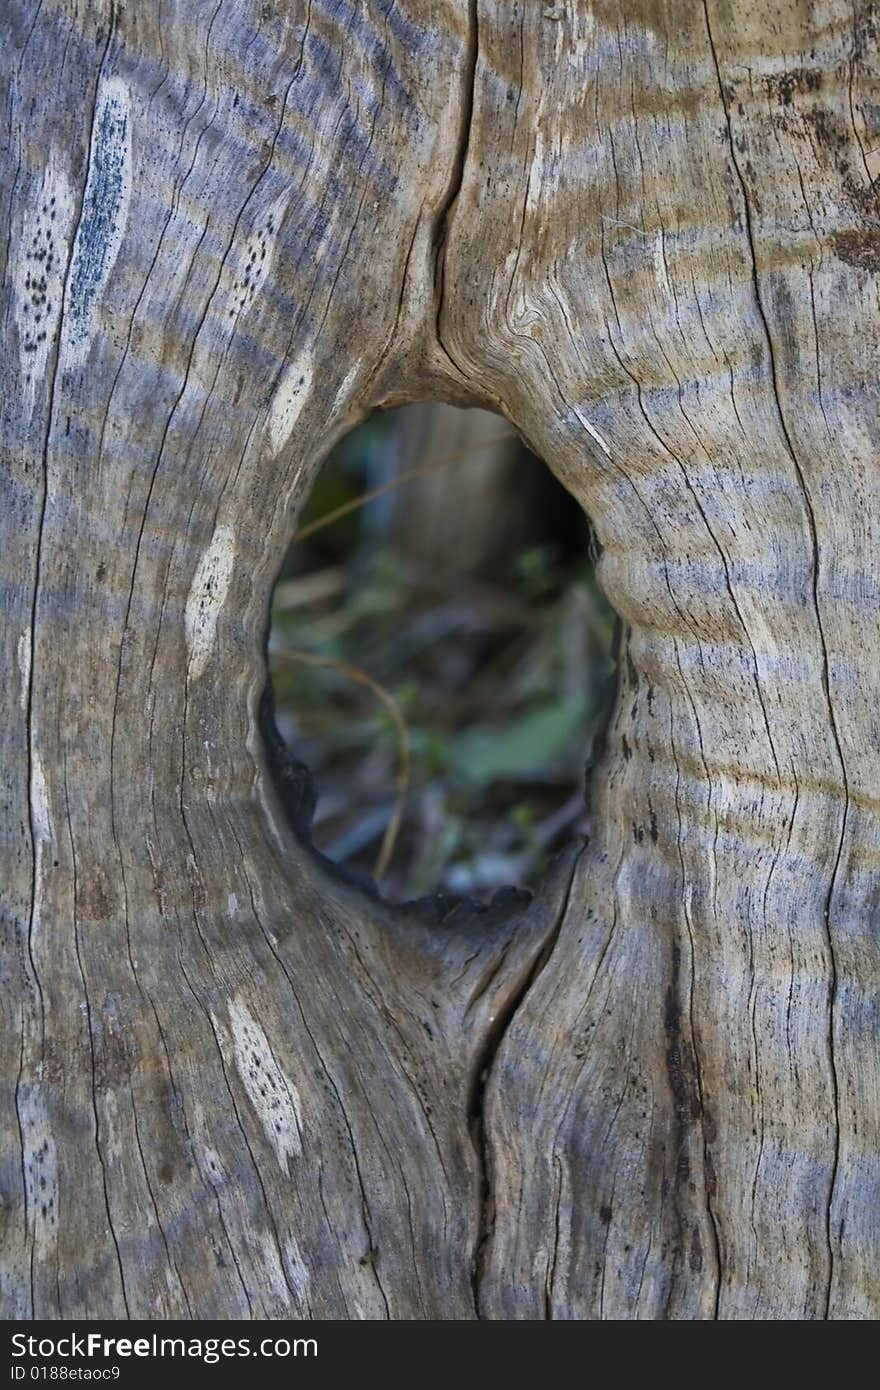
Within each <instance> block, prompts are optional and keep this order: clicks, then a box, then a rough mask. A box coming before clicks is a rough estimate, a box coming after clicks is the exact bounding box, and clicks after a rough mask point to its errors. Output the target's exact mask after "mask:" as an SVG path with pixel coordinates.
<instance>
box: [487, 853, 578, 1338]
mask: <svg viewBox="0 0 880 1390" xmlns="http://www.w3.org/2000/svg"><path fill="white" fill-rule="evenodd" d="M585 847H586V844H584V846H583V847H582V848H581V849H579V850H578V851H577V853H576V854H574V855H573V856H572V859H571V863H570V865H569V868H568V873H567V876H566V880H565V884H564V888H563V890H562V893H561V901H560V905H559V910H558V912H557V914H556V919H555V921H554V923H553V926H552V929H551V930H550V932H549V934H548V936H547V938H546V940H545V942H544V945H543V947H542V949H541V951H540V952H539V953H538V955H537V957H536V958H535V961H534V963H533V965H532V967H531V969H530V970H529V972H528V974H527V975H526V977H525V979H524V980H523V982H522V984H521V985H520V987H519V989H517V990H516V991H515V992H514V993H513V994H512V995H511V996H510V998H509V999H508V1000H507V1001H506V1002H505V1003H504V1004H503V1005H502V1006H501V1007H500V1008H499V1009H498V1012H497V1014H496V1017H495V1023H494V1025H493V1027H492V1028H490V1029H489V1030H488V1032H487V1034H486V1038H485V1040H484V1042H483V1046H482V1048H481V1049H480V1051H479V1052H478V1054H477V1056H476V1057H475V1059H474V1064H473V1072H472V1075H471V1082H470V1087H469V1091H468V1110H467V1117H468V1127H469V1129H470V1134H471V1140H472V1142H473V1145H474V1150H475V1152H476V1155H477V1162H478V1165H479V1207H480V1220H479V1225H478V1229H477V1239H476V1243H475V1245H474V1254H473V1259H472V1261H471V1288H472V1290H473V1299H474V1308H475V1309H476V1313H477V1317H478V1318H479V1317H480V1316H481V1314H480V1286H481V1283H482V1278H483V1273H484V1270H485V1266H486V1263H487V1258H488V1251H489V1244H490V1241H491V1238H492V1232H493V1229H494V1224H495V1195H494V1192H493V1188H492V1165H491V1162H490V1159H489V1146H488V1142H487V1139H486V1126H485V1122H484V1107H485V1100H486V1089H487V1087H488V1085H489V1080H490V1077H491V1075H492V1070H493V1067H494V1065H495V1060H496V1058H497V1056H498V1053H499V1052H500V1050H501V1046H502V1044H503V1042H504V1039H505V1038H506V1036H507V1034H508V1032H509V1031H510V1027H511V1024H512V1023H513V1020H514V1018H515V1016H516V1013H517V1011H518V1009H519V1007H520V1005H521V1004H522V1002H523V1000H524V999H525V997H526V995H527V994H528V993H529V991H530V990H531V988H532V986H533V985H534V984H535V982H536V980H537V979H538V976H539V975H540V974H541V973H542V971H543V970H544V968H545V967H546V965H547V962H548V961H549V959H550V957H551V955H552V954H553V948H554V947H555V945H556V942H557V941H558V939H559V933H560V931H561V930H562V923H563V922H564V921H565V917H566V913H567V912H568V904H569V900H570V898H571V890H572V884H573V883H574V876H575V872H576V870H577V866H578V864H579V862H580V859H581V855H582V854H583V852H584V848H585Z"/></svg>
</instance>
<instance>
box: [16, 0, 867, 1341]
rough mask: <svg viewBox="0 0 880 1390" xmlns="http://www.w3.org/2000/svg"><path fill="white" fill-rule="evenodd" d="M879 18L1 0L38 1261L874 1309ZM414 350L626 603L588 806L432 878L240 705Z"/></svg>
mask: <svg viewBox="0 0 880 1390" xmlns="http://www.w3.org/2000/svg"><path fill="white" fill-rule="evenodd" d="M878 24H880V20H878V16H877V14H876V10H875V7H874V6H873V5H868V4H862V3H857V4H856V5H854V6H852V5H844V4H843V3H842V0H824V3H819V4H815V3H810V4H807V3H806V0H772V2H771V0H768V2H767V3H761V0H759V2H758V3H757V4H756V3H754V0H749V3H746V0H705V3H702V0H694V2H693V3H688V4H680V3H673V0H634V3H632V4H629V3H628V4H626V5H625V6H624V5H620V4H616V3H615V4H611V3H607V0H597V3H588V2H587V0H565V3H560V4H556V5H545V4H541V3H534V4H532V3H528V4H526V3H513V2H512V0H494V3H493V0H475V3H465V0H401V3H391V0H363V2H362V3H357V2H356V0H309V3H306V0H303V2H302V3H299V0H290V3H284V4H281V3H249V0H226V3H221V4H219V5H218V4H215V3H205V4H202V3H197V2H196V0H166V2H165V3H163V5H161V6H156V7H154V6H151V5H143V6H141V5H125V6H124V7H123V6H120V5H116V4H114V3H112V0H108V3H86V2H85V0H83V3H78V4H77V5H73V4H70V3H65V0H43V3H42V4H38V3H36V0H34V3H28V4H22V3H11V4H10V5H9V6H7V8H6V10H5V12H4V30H5V36H4V54H5V55H6V61H7V64H8V66H9V68H10V71H11V82H10V87H9V98H8V101H7V103H6V116H7V140H6V145H5V159H4V177H3V179H2V184H0V198H2V203H3V214H4V220H5V225H6V229H7V231H6V236H5V238H4V242H3V256H4V261H5V275H4V284H5V290H6V293H5V298H4V342H5V344H6V364H5V365H6V370H5V373H4V377H3V381H2V384H0V390H2V396H3V424H4V458H3V470H2V497H0V534H2V547H0V579H2V589H0V594H2V598H0V603H2V612H3V625H2V640H3V671H4V677H5V678H4V681H3V686H2V700H3V716H2V721H0V749H2V758H0V776H2V786H3V798H2V805H3V815H2V820H0V826H2V829H0V833H2V837H3V838H2V895H3V898H2V913H3V915H2V930H3V938H2V940H3V952H2V960H3V978H2V992H0V1000H2V1010H3V1025H4V1026H3V1033H2V1044H0V1046H2V1065H0V1085H2V1088H3V1117H4V1125H3V1142H2V1150H0V1196H2V1206H0V1213H2V1216H0V1220H2V1230H3V1239H2V1251H3V1253H2V1263H0V1288H2V1300H0V1302H2V1308H3V1311H4V1313H6V1314H7V1315H9V1316H31V1315H35V1316H38V1317H39V1316H42V1317H74V1316H77V1315H85V1314H87V1313H88V1314H90V1315H96V1314H103V1315H106V1316H125V1315H132V1316H151V1315H157V1316H183V1317H186V1316H192V1315H198V1316H219V1317H239V1316H256V1317H264V1316H268V1317H278V1316H284V1315H286V1314H291V1315H300V1314H311V1315H313V1316H317V1317H333V1316H342V1317H386V1316H388V1317H392V1318H403V1317H430V1318H439V1317H449V1318H467V1317H473V1316H475V1315H477V1314H479V1315H482V1316H486V1317H517V1318H543V1317H568V1318H587V1317H589V1318H592V1317H609V1318H617V1317H626V1318H629V1317H632V1318H664V1317H670V1318H679V1317H685V1318H687V1317H713V1316H718V1317H722V1318H754V1317H777V1318H779V1317H786V1318H822V1317H826V1316H829V1317H834V1318H863V1317H876V1316H877V1315H878V1313H880V1276H878V1269H880V1202H878V1187H880V1133H878V1130H880V1063H878V1050H877V1041H878V1017H877V991H878V980H877V974H878V951H877V941H878V902H877V899H878V886H877V885H878V877H877V874H878V860H880V827H878V816H877V802H878V784H880V783H878V758H880V752H878V749H880V738H878V722H877V709H878V691H877V665H878V641H877V637H878V561H877V531H878V517H880V474H878V469H877V465H876V457H877V446H878V439H877V434H878V427H877V418H878V415H877V387H876V383H877V374H878V371H877V369H878V331H877V322H878V320H877V308H878V304H877V298H878V296H877V286H878V280H877V276H878V272H880V232H878V216H880V191H878V190H880V95H878V92H877V79H876V73H877V41H878ZM429 397H434V398H437V399H444V400H447V401H451V402H456V403H460V404H471V405H483V406H488V407H490V408H493V409H496V410H498V411H500V412H501V413H502V414H504V415H505V416H507V417H508V418H509V419H510V420H511V421H512V422H513V423H514V424H515V425H516V426H517V428H518V429H519V430H520V431H521V432H522V434H523V435H524V437H525V438H526V439H527V440H528V442H529V444H530V445H531V447H533V448H534V449H535V451H536V452H537V453H539V454H540V455H541V456H542V457H544V458H545V459H546V460H547V461H548V463H549V464H550V465H551V467H553V468H554V470H555V471H556V472H557V473H558V475H559V476H560V477H561V478H562V479H563V481H564V482H565V483H566V484H567V486H568V487H569V488H570V489H571V490H572V492H573V493H574V494H575V495H576V496H577V497H578V499H579V500H580V501H582V503H583V504H584V506H585V507H586V508H587V510H588V511H589V513H590V515H591V517H592V519H593V521H594V524H595V527H596V530H597V534H598V537H599V540H600V541H601V544H602V546H603V558H602V563H601V576H602V581H603V584H604V587H605V589H606V591H607V593H608V595H609V598H610V599H611V601H612V602H613V604H614V606H615V607H616V609H617V611H618V612H619V613H620V615H621V617H622V619H623V622H624V625H625V627H624V633H625V641H624V652H623V656H622V661H621V683H620V690H619V693H618V699H617V706H616V710H615V714H614V717H613V721H612V724H611V728H610V731H609V739H608V747H607V750H606V752H605V754H604V757H603V760H602V762H601V764H600V766H599V767H598V768H597V770H596V771H595V772H594V775H593V780H592V787H591V798H592V804H593V808H594V820H595V835H594V836H593V838H592V839H591V841H590V842H589V844H588V845H587V846H586V847H585V848H579V847H574V848H573V849H572V851H571V852H570V853H569V855H568V856H567V857H566V859H565V860H564V861H563V862H562V863H561V864H560V865H559V866H558V867H557V869H556V871H555V874H554V876H552V877H551V878H550V879H549V880H548V882H547V884H546V886H545V889H544V891H543V893H542V895H541V897H540V898H539V899H538V900H537V901H536V903H535V904H534V905H533V906H532V907H531V908H529V909H524V908H522V907H521V906H520V905H517V904H514V905H510V904H509V905H508V908H507V909H506V910H505V909H504V905H503V904H501V905H500V906H499V909H498V910H497V911H496V912H494V913H490V914H489V915H488V916H486V917H484V918H482V919H479V918H475V917H474V916H473V915H472V914H469V913H468V912H467V911H459V912H458V913H457V914H454V915H453V917H452V918H451V919H449V920H447V921H446V922H444V923H443V924H430V923H427V922H425V921H421V920H419V919H418V918H417V916H416V915H415V914H414V913H409V914H407V913H402V914H401V913H397V912H392V911H391V910H390V909H386V908H385V907H383V906H382V905H381V904H378V903H376V902H373V901H371V900H369V899H367V898H365V897H364V896H363V895H362V894H361V893H359V892H358V891H357V890H355V889H354V888H349V887H346V886H345V885H344V884H342V883H341V882H340V881H339V880H338V879H336V878H335V877H333V876H331V875H330V874H329V873H327V872H326V871H325V870H324V869H323V868H322V867H321V866H320V865H319V864H317V863H316V862H315V861H314V860H313V858H312V857H311V856H310V854H309V853H308V852H307V851H306V850H305V849H303V848H302V847H301V846H300V845H299V844H298V842H297V840H296V838H295V836H294V835H293V833H292V831H291V829H290V827H289V826H288V824H287V822H286V820H285V818H284V814H283V810H282V807H281V804H280V801H279V798H278V794H277V792H276V790H275V787H274V785H273V782H272V778H271V776H270V772H269V769H268V766H267V757H266V753H265V750H264V745H263V741H262V737H261V734H260V729H259V719H258V709H259V702H260V697H261V693H262V689H263V685H264V682H265V668H264V662H263V655H262V643H263V636H264V629H265V625H266V621H267V611H268V602H269V595H270V590H271V586H272V582H273V580H274V577H275V574H276V573H277V569H278V566H279V564H280V561H281V558H282V556H283V553H284V549H285V544H286V540H287V538H288V536H289V535H290V533H291V530H292V527H293V525H294V521H295V516H296V512H297V508H298V506H299V504H300V503H301V501H302V498H303V497H304V495H305V494H306V492H307V490H308V487H309V485H310V481H311V479H312V478H313V477H314V474H315V470H316V469H317V467H318V466H319V465H320V462H321V459H322V458H323V457H324V456H325V454H326V452H327V450H328V449H329V448H330V447H331V446H332V444H333V443H334V441H336V440H337V439H338V438H340V437H341V435H342V434H343V433H344V432H345V431H346V430H347V429H349V428H350V427H351V426H352V424H353V423H354V422H355V421H357V420H358V419H360V418H363V416H364V415H365V414H367V413H368V412H369V411H370V410H371V409H373V408H375V407H376V406H377V405H381V404H388V403H392V402H396V401H403V400H411V399H418V398H429ZM484 1083H485V1084H484Z"/></svg>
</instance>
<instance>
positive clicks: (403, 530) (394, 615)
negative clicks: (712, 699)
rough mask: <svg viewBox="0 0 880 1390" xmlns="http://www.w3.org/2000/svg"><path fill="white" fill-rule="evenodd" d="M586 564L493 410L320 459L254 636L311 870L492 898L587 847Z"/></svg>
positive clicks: (537, 472) (574, 519)
mask: <svg viewBox="0 0 880 1390" xmlns="http://www.w3.org/2000/svg"><path fill="white" fill-rule="evenodd" d="M412 472H415V473H416V476H415V477H411V476H409V475H410V474H411V473H412ZM376 491H378V492H379V495H378V496H376V497H374V498H373V500H370V501H368V502H366V503H364V502H363V501H362V499H363V497H364V495H365V494H370V493H373V492H376ZM592 550H593V547H592V546H591V544H590V533H589V525H588V522H587V520H586V518H585V516H584V514H583V512H582V511H581V509H580V507H579V506H578V505H577V503H576V502H575V501H574V500H573V499H572V498H571V497H570V496H569V494H568V493H567V492H566V491H565V489H564V488H563V487H562V486H561V484H559V483H558V482H557V481H556V479H555V478H554V477H553V475H552V474H551V472H550V470H549V469H548V468H546V467H545V466H544V464H543V463H541V462H540V461H539V460H537V459H536V458H534V456H533V455H532V454H530V453H529V452H528V450H527V449H526V448H525V447H524V445H523V444H522V443H521V442H520V440H519V439H518V437H517V436H516V435H515V434H514V432H513V431H512V429H511V427H510V426H509V425H508V424H507V423H506V422H505V421H504V420H502V419H501V418H500V417H498V416H496V415H492V414H490V413H488V412H486V411H482V410H458V409H455V408H454V407H452V406H445V405H438V404H427V405H417V406H407V407H405V408H403V409H399V410H394V411H388V412H384V413H378V414H376V415H374V416H372V418H371V419H369V420H368V421H367V422H366V423H365V424H363V425H361V426H360V427H358V428H357V429H356V430H354V431H353V432H352V433H351V434H350V435H349V436H348V437H347V438H346V439H345V440H344V441H343V442H342V444H341V445H340V446H339V447H338V448H337V449H336V450H335V451H334V452H333V454H332V455H331V456H330V458H329V459H328V460H327V461H326V462H325V464H324V465H323V467H322V469H321V471H320V474H319V475H318V478H317V481H316V483H315V486H314V489H313V491H312V494H311V497H310V498H309V501H308V504H307V506H306V509H305V511H304V513H303V515H302V516H301V518H300V522H299V529H298V532H297V535H296V536H295V537H294V541H293V543H292V544H291V546H290V549H289V551H288V554H287V558H286V560H285V563H284V566H283V569H282V572H281V575H280V577H279V580H278V583H277V585H276V588H275V593H274V598H273V606H272V622H271V630H270V637H269V667H270V673H271V677H272V683H273V687H274V694H275V718H276V722H277V726H278V730H279V733H280V734H281V736H282V738H283V739H284V742H285V744H286V745H287V748H288V749H289V751H290V754H291V755H292V757H293V758H295V759H297V760H299V761H301V762H303V763H305V764H306V766H307V767H308V768H309V769H310V771H311V774H312V777H313V779H314V787H315V790H316V793H317V801H316V805H315V809H314V816H313V819H312V824H311V831H310V835H311V839H312V843H313V844H314V845H315V847H316V848H317V849H318V850H319V851H320V852H321V853H322V854H324V855H326V856H327V857H328V858H329V859H331V860H334V861H335V862H336V863H337V864H339V865H340V866H342V867H344V868H345V869H346V871H347V872H348V873H349V874H353V875H354V876H355V877H360V878H364V879H366V878H368V877H373V878H376V879H377V880H379V881H380V887H381V890H382V894H383V896H384V897H386V898H388V899H390V900H391V901H397V902H401V901H405V900H408V899H412V898H416V897H421V896H424V895H426V894H429V893H434V892H437V891H439V892H442V893H445V894H449V895H451V896H470V897H475V898H478V899H482V900H484V901H486V900H488V899H489V898H491V896H492V894H493V893H494V892H495V890H496V889H498V888H499V887H502V886H506V885H514V886H517V887H520V888H533V887H534V886H535V884H536V882H537V880H538V878H539V877H540V874H541V871H542V869H543V867H544V865H545V863H546V861H547V858H548V857H549V856H551V855H552V854H553V852H554V851H555V850H556V849H558V848H559V847H560V845H561V843H562V842H563V841H564V840H565V839H566V838H567V837H568V836H569V835H571V834H582V833H585V832H586V829H587V826H586V820H585V815H586V808H585V802H584V768H585V763H586V760H587V757H588V755H589V752H590V746H591V742H592V739H593V737H594V735H595V733H596V731H597V724H598V720H599V718H600V716H601V714H602V712H603V708H604V704H605V691H606V686H607V682H608V678H609V675H610V673H611V670H612V665H613V663H612V657H611V649H612V638H613V634H614V623H615V619H614V614H613V612H612V610H611V609H610V607H609V606H608V604H607V602H606V601H605V599H604V597H603V596H602V594H601V592H600V591H599V589H598V587H597V584H596V579H595V573H594V562H593V555H592Z"/></svg>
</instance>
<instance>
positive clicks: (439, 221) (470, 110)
mask: <svg viewBox="0 0 880 1390" xmlns="http://www.w3.org/2000/svg"><path fill="white" fill-rule="evenodd" d="M477 4H478V0H468V30H467V37H466V40H465V50H464V62H463V71H462V93H461V118H460V121H459V130H458V139H457V142H456V153H455V159H454V161H453V164H452V171H451V173H450V176H449V186H448V188H447V190H446V194H445V196H444V198H443V201H442V202H441V204H440V207H439V208H438V209H437V214H436V217H435V219H434V231H433V236H432V248H433V255H434V321H435V337H436V340H437V343H438V345H439V347H440V349H441V351H442V352H443V354H444V356H446V357H448V358H449V360H450V362H453V359H452V358H451V357H450V355H449V353H448V352H447V350H446V347H445V346H444V343H443V338H442V334H441V331H440V319H441V316H442V313H443V302H444V299H443V297H444V289H445V279H446V247H447V243H448V239H449V228H450V225H451V222H452V215H453V212H454V210H455V204H456V202H457V201H458V197H459V194H460V193H461V189H462V185H463V183H464V173H465V168H466V165H467V157H468V151H469V149H470V139H471V126H472V124H473V118H474V92H475V89H476V82H477V57H478V55H479V48H480V22H479V17H478V14H477ZM453 366H456V364H455V363H454V362H453ZM456 370H458V368H457V366H456Z"/></svg>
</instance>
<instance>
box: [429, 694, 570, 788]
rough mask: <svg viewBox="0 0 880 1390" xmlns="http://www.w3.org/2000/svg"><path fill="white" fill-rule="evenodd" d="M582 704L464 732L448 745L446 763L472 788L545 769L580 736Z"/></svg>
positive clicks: (539, 711) (539, 709) (562, 705)
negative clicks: (474, 785)
mask: <svg viewBox="0 0 880 1390" xmlns="http://www.w3.org/2000/svg"><path fill="white" fill-rule="evenodd" d="M584 725H585V709H584V704H583V701H582V700H568V701H564V702H562V703H554V704H547V705H544V706H539V707H537V708H532V709H531V710H529V711H528V712H527V713H525V714H523V715H520V717H519V718H518V719H514V720H512V721H511V722H510V723H508V724H506V725H503V726H501V727H498V726H493V725H491V724H486V725H480V726H477V727H476V728H471V729H468V730H466V731H465V732H464V733H462V734H459V735H458V737H457V738H455V739H453V740H452V741H451V742H450V746H449V761H450V765H451V767H452V768H453V770H454V771H455V772H456V773H457V775H458V776H459V777H460V778H462V779H463V780H464V781H467V782H471V783H474V784H477V785H485V784H486V783H488V782H493V781H498V780H499V779H501V778H507V777H528V776H533V775H534V774H535V773H539V772H542V771H543V770H544V769H546V768H549V767H550V766H551V765H552V764H553V763H554V762H555V761H556V759H557V758H559V757H560V756H561V755H562V754H563V753H565V752H566V751H567V750H570V749H572V747H573V746H574V745H575V744H576V742H577V740H578V738H579V736H582V735H583V734H584Z"/></svg>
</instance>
